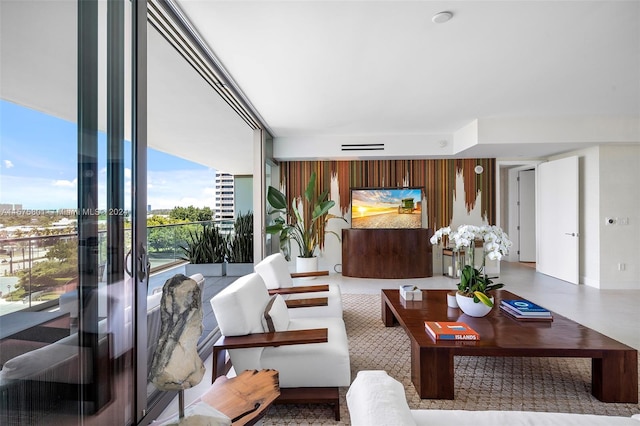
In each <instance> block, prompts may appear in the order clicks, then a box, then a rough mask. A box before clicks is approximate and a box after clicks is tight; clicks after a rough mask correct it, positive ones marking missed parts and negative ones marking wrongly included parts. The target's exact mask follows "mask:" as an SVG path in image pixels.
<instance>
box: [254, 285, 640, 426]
mask: <svg viewBox="0 0 640 426" xmlns="http://www.w3.org/2000/svg"><path fill="white" fill-rule="evenodd" d="M342 300H343V305H344V320H345V324H346V327H347V334H348V336H349V352H350V356H351V378H352V380H353V378H355V376H356V374H357V372H358V371H360V370H386V371H387V373H388V374H389V375H390V376H392V377H394V378H396V379H397V380H399V381H400V382H402V383H403V384H404V387H405V391H406V395H407V401H408V402H409V407H411V408H413V409H416V408H423V409H424V408H426V409H458V410H505V411H508V410H526V411H549V412H565V413H587V414H604V415H610V416H631V415H632V414H638V413H640V406H639V405H636V404H605V403H602V402H600V401H598V400H597V399H596V398H595V397H594V396H592V395H591V360H590V359H582V358H499V357H477V358H476V357H455V358H454V362H455V399H454V400H439V399H437V400H428V399H424V400H421V399H420V398H419V396H418V394H417V393H416V391H415V388H414V386H413V384H412V383H411V371H410V364H409V358H410V356H409V339H408V338H407V336H406V334H405V332H404V330H403V329H402V328H401V327H400V326H396V327H388V328H387V327H385V326H384V325H383V324H382V320H381V319H380V296H379V295H358V294H343V295H342ZM346 392H347V388H341V389H340V398H341V401H340V404H341V406H340V411H341V414H340V416H341V421H340V422H336V421H334V420H333V415H332V411H331V409H330V408H329V407H328V406H322V405H316V406H314V405H301V404H298V405H277V406H272V407H271V408H270V409H269V411H268V412H267V414H266V416H265V417H264V419H263V423H264V424H265V425H311V424H313V425H335V424H350V422H349V412H348V410H347V404H346V399H345V394H346Z"/></svg>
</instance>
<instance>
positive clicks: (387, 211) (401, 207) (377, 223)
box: [351, 188, 422, 229]
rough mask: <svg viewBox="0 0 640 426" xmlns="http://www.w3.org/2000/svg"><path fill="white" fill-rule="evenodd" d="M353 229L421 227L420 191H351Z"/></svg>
mask: <svg viewBox="0 0 640 426" xmlns="http://www.w3.org/2000/svg"><path fill="white" fill-rule="evenodd" d="M351 227H352V228H381V229H401V228H421V227H422V190H421V189H420V188H366V189H352V190H351Z"/></svg>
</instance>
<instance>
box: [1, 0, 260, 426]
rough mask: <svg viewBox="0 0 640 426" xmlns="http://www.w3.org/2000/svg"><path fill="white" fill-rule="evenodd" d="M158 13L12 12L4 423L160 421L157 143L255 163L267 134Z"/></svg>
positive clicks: (66, 7)
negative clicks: (149, 213) (151, 200)
mask: <svg viewBox="0 0 640 426" xmlns="http://www.w3.org/2000/svg"><path fill="white" fill-rule="evenodd" d="M152 3H157V2H155V1H151V2H149V3H147V2H146V1H144V0H134V1H129V0H60V1H48V0H42V1H38V0H30V1H19V0H16V1H13V0H2V1H1V2H0V17H1V22H0V41H1V49H0V54H1V57H0V124H1V125H0V137H1V141H0V154H1V158H0V160H1V161H0V191H1V193H0V210H1V211H0V293H1V294H0V334H1V335H0V424H7V425H14V424H15V425H23V424H89V425H94V424H95V425H104V424H110V425H111V424H113V425H127V424H140V423H142V424H146V423H149V422H150V421H151V420H153V419H152V418H151V417H152V416H153V414H152V413H153V412H154V410H155V411H156V412H157V411H158V410H161V408H158V407H161V406H162V404H163V403H164V402H166V398H162V396H163V395H162V393H161V392H158V391H157V390H156V389H155V388H154V387H153V386H151V385H150V384H149V383H148V379H147V377H148V367H149V365H150V363H151V359H152V355H153V352H154V347H155V346H154V344H155V343H156V342H157V338H154V337H153V336H154V334H152V332H151V330H152V329H153V330H155V329H157V328H158V323H159V321H160V318H159V315H158V310H159V309H158V304H157V301H158V300H156V299H158V296H159V295H158V294H157V293H156V294H152V291H151V288H150V287H149V285H148V279H149V262H148V259H147V253H146V251H147V229H146V210H147V202H148V197H147V187H148V186H149V188H151V187H152V182H148V178H149V175H148V171H147V170H148V168H151V167H153V164H149V163H148V157H147V145H148V146H149V147H153V148H155V149H157V150H159V151H162V152H164V153H169V154H172V155H175V156H177V157H180V158H182V159H186V160H190V161H197V162H199V163H200V164H203V165H205V166H208V167H211V168H212V170H213V169H214V168H215V169H219V170H223V171H225V169H227V167H226V166H228V169H227V170H229V171H232V172H236V170H235V169H237V168H241V166H238V164H236V163H234V162H233V160H232V158H233V157H234V156H235V157H239V158H242V157H244V158H243V159H244V160H246V159H247V158H249V160H248V161H247V163H248V164H249V165H251V164H252V161H251V159H250V157H251V156H252V155H253V152H252V141H253V132H254V131H256V128H257V127H258V124H257V123H256V122H255V121H254V120H253V119H252V118H251V117H250V114H249V113H247V111H246V110H244V109H243V108H242V107H241V105H240V103H239V102H238V101H237V100H236V99H234V97H233V96H232V95H231V92H230V91H229V87H228V86H226V85H225V84H226V83H222V82H221V81H220V80H217V79H215V78H212V76H211V71H210V70H209V69H208V67H207V66H204V65H205V64H204V63H200V65H199V66H195V62H194V58H193V57H191V58H188V55H186V53H185V52H181V51H180V50H179V49H176V47H175V45H174V44H173V43H172V42H171V37H169V36H168V34H169V33H168V32H167V28H169V27H171V25H173V24H174V23H175V22H174V23H172V22H168V21H165V22H164V23H163V25H162V27H163V28H164V29H165V30H164V31H160V30H159V28H158V27H157V26H154V25H152V24H151V23H147V13H146V7H147V4H152ZM134 8H135V9H134ZM152 21H153V20H152ZM157 22H158V21H156V24H157ZM173 41H175V39H174V40H173ZM147 48H148V51H147ZM201 59H202V57H201V58H199V59H197V60H196V62H198V61H201ZM147 80H148V82H147ZM147 105H148V106H149V107H148V109H147ZM147 128H148V131H147ZM147 141H148V142H147ZM229 154H234V155H229ZM150 158H151V156H149V159H150ZM149 161H153V160H151V159H150V160H149ZM237 172H239V173H238V174H243V175H250V174H251V173H252V170H251V166H250V168H249V169H248V170H238V171H237ZM175 177H177V176H174V178H175ZM167 180H171V176H169V179H167ZM176 181H177V179H176ZM153 184H156V182H155V181H154V182H153ZM187 185H188V183H187ZM209 187H210V189H211V193H210V194H209V195H208V194H207V192H206V191H207V188H206V186H205V188H204V190H203V191H204V192H203V197H207V196H210V197H211V201H212V202H213V187H214V180H213V172H212V178H211V182H210V186H209ZM189 201H190V200H186V201H185V205H184V206H183V207H187V206H188V203H189ZM256 235H257V236H258V237H257V238H260V237H259V233H256ZM164 396H167V395H164Z"/></svg>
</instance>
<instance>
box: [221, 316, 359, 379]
mask: <svg viewBox="0 0 640 426" xmlns="http://www.w3.org/2000/svg"><path fill="white" fill-rule="evenodd" d="M313 328H327V329H328V332H327V334H328V342H326V343H310V344H304V345H287V346H278V347H267V348H264V351H263V352H262V356H261V358H260V365H259V367H252V368H257V369H263V368H270V369H274V370H278V372H279V374H278V378H279V382H280V387H283V388H295V387H305V386H312V387H325V386H327V387H328V386H344V387H346V386H349V384H350V383H351V365H350V363H349V341H348V339H347V332H346V329H345V326H344V321H343V320H342V318H300V319H293V318H292V319H291V320H290V321H289V330H290V331H291V330H308V329H313ZM232 361H233V363H234V364H233V365H234V367H235V366H236V364H235V360H233V359H232ZM245 369H246V368H245Z"/></svg>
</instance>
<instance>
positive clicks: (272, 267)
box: [254, 253, 293, 290]
mask: <svg viewBox="0 0 640 426" xmlns="http://www.w3.org/2000/svg"><path fill="white" fill-rule="evenodd" d="M254 268H255V270H256V272H257V273H258V274H260V276H261V277H262V279H263V280H264V283H265V285H266V286H267V288H268V289H269V290H273V289H276V288H286V287H293V279H292V278H291V273H290V272H289V266H288V265H287V260H286V259H285V258H284V256H283V255H282V254H281V253H275V254H272V255H270V256H267V257H265V258H264V259H263V260H262V261H260V262H259V263H258V264H257V265H256V266H255V267H254Z"/></svg>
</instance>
